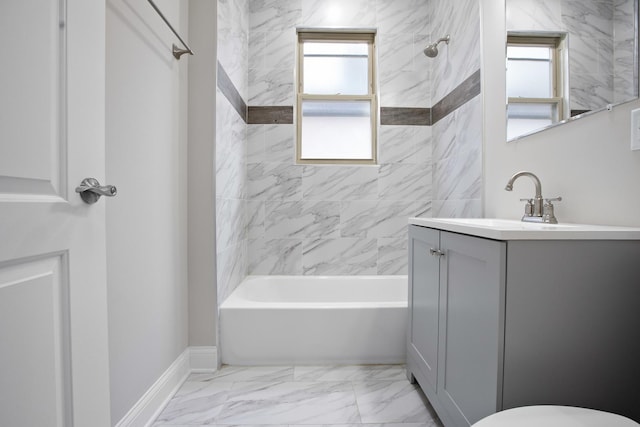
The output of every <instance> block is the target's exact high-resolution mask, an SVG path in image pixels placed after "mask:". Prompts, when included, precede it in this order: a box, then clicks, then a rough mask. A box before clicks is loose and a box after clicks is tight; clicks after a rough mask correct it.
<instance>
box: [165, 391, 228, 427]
mask: <svg viewBox="0 0 640 427" xmlns="http://www.w3.org/2000/svg"><path fill="white" fill-rule="evenodd" d="M232 385H233V383H224V382H200V381H187V382H185V383H184V384H183V385H182V387H180V389H179V390H178V392H177V393H176V395H175V396H174V398H173V399H171V400H170V401H169V403H168V404H167V406H166V407H165V408H164V410H163V411H162V412H161V413H160V415H159V416H158V418H157V419H156V421H155V424H154V426H160V425H163V424H168V425H180V424H212V423H213V422H214V420H215V418H216V417H217V416H218V414H219V413H220V411H221V410H222V407H223V405H224V403H225V402H226V401H227V397H228V393H229V390H231V386H232Z"/></svg>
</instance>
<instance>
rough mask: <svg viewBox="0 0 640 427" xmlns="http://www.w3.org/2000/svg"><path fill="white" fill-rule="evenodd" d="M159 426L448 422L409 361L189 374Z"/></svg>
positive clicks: (380, 426) (347, 426) (385, 426)
mask: <svg viewBox="0 0 640 427" xmlns="http://www.w3.org/2000/svg"><path fill="white" fill-rule="evenodd" d="M152 426H153V427H204V426H207V427H216V426H218V427H274V426H279V427H365V426H366V427H442V424H441V423H440V421H439V420H438V418H437V416H436V415H435V413H434V412H433V409H432V408H431V406H430V405H429V403H428V402H427V400H426V398H425V397H424V395H423V394H422V393H421V391H420V390H419V389H418V388H417V387H415V386H413V385H411V384H409V382H408V381H407V380H406V377H405V367H404V365H346V366H345V365H340V366H295V367H294V366H252V367H244V366H223V367H222V368H221V369H220V370H219V371H216V372H213V373H197V374H192V375H190V376H189V377H188V378H187V381H186V382H185V383H184V384H183V385H182V387H180V389H179V390H178V392H177V393H176V395H175V396H174V397H173V399H171V400H170V401H169V404H168V405H167V406H166V408H165V409H164V410H163V411H162V412H161V414H160V415H159V416H158V418H157V419H156V420H155V422H154V423H153V424H152Z"/></svg>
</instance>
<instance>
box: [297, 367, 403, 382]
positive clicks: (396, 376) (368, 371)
mask: <svg viewBox="0 0 640 427" xmlns="http://www.w3.org/2000/svg"><path fill="white" fill-rule="evenodd" d="M405 379H406V374H405V367H404V365H339V366H296V367H295V368H294V380H295V381H402V380H405Z"/></svg>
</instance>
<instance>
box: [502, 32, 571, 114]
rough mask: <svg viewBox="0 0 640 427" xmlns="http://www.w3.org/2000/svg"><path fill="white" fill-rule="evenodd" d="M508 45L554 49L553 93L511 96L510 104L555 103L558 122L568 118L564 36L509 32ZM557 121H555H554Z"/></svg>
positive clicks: (552, 59)
mask: <svg viewBox="0 0 640 427" xmlns="http://www.w3.org/2000/svg"><path fill="white" fill-rule="evenodd" d="M507 46H541V47H549V48H551V49H552V58H551V61H552V66H553V72H552V80H553V82H552V85H553V94H552V96H551V97H548V98H526V97H510V98H508V100H507V102H508V104H554V105H555V106H556V109H557V111H558V122H560V121H562V120H565V119H567V118H568V114H569V113H570V110H569V106H568V102H567V100H568V97H567V96H563V95H564V94H565V87H568V85H567V84H566V83H565V80H566V77H565V73H564V61H563V55H562V51H563V50H564V37H562V36H558V35H549V34H541V35H534V34H524V35H521V34H509V35H508V36H507ZM554 123H555V122H554Z"/></svg>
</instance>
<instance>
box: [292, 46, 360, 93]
mask: <svg viewBox="0 0 640 427" xmlns="http://www.w3.org/2000/svg"><path fill="white" fill-rule="evenodd" d="M303 51H304V62H303V67H304V70H303V76H304V82H303V92H304V93H309V94H317V95H336V94H343V95H366V94H368V93H369V58H368V53H369V50H368V45H367V44H366V43H311V42H306V43H304V47H303Z"/></svg>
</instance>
